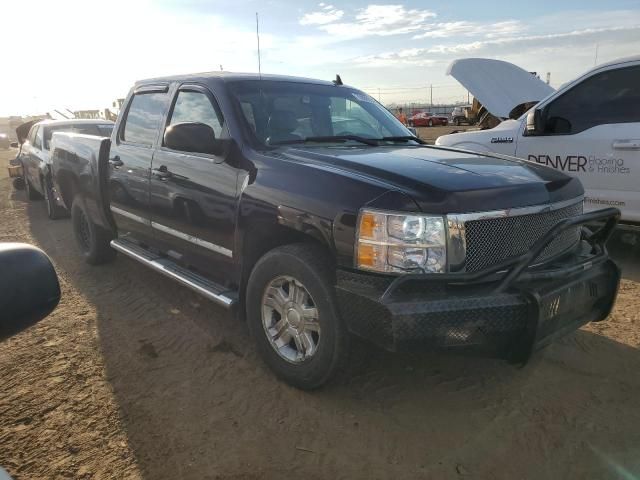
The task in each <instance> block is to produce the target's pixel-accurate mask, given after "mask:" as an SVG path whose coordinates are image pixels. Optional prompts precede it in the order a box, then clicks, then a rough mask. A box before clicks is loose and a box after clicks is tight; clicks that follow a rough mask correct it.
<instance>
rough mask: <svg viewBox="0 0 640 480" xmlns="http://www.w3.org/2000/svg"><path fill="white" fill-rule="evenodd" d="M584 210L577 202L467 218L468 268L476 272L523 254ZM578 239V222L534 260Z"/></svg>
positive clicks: (565, 246)
mask: <svg viewBox="0 0 640 480" xmlns="http://www.w3.org/2000/svg"><path fill="white" fill-rule="evenodd" d="M581 213H582V202H578V203H574V204H573V205H569V206H566V207H563V208H559V209H557V210H551V211H546V212H539V213H531V214H527V215H514V216H503V217H494V218H480V219H478V220H468V221H466V222H465V223H464V231H465V240H466V258H465V269H466V271H467V272H475V271H478V270H482V269H483V268H486V267H489V266H491V265H494V264H496V263H498V262H500V261H502V260H505V259H507V258H509V257H514V256H516V255H522V254H523V253H525V252H526V251H527V250H529V248H531V247H532V246H533V244H534V243H535V242H536V241H537V240H538V239H539V238H541V237H542V236H543V235H544V234H545V233H546V232H548V231H549V230H550V229H551V227H553V226H554V225H555V224H556V223H557V222H558V221H560V220H562V219H564V218H569V217H574V216H576V215H580V214H581ZM579 239H580V227H579V226H578V227H574V228H569V229H567V230H565V231H564V232H562V233H561V234H560V235H559V236H558V237H556V238H555V239H554V240H553V241H552V242H551V243H549V244H548V245H547V247H546V248H545V249H544V250H543V251H542V253H541V254H540V255H539V256H538V258H536V260H535V262H537V263H539V262H542V261H544V260H547V259H549V258H552V257H555V256H557V255H558V254H560V253H563V252H565V251H567V250H569V249H570V248H571V247H572V246H574V245H575V244H576V243H577V242H578V240H579Z"/></svg>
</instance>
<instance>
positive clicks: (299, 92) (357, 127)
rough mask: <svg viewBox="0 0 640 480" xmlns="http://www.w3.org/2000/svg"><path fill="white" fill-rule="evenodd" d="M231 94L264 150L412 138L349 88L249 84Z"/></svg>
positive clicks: (236, 86)
mask: <svg viewBox="0 0 640 480" xmlns="http://www.w3.org/2000/svg"><path fill="white" fill-rule="evenodd" d="M230 89H231V92H232V94H233V96H234V97H235V98H236V100H237V101H238V103H239V105H240V109H241V111H242V113H243V117H244V120H245V121H246V123H247V125H248V127H249V130H250V131H251V133H252V134H253V135H254V137H255V139H256V140H257V141H258V142H259V143H261V144H263V145H279V144H286V143H300V142H303V141H307V140H308V141H310V143H313V141H320V139H321V140H322V141H323V142H325V143H326V142H327V141H331V140H332V138H331V137H342V138H339V139H338V138H336V139H335V142H339V143H344V142H350V141H357V138H363V139H383V138H385V139H387V138H389V137H407V136H411V135H412V134H411V132H409V131H408V130H407V129H406V128H405V127H404V126H403V125H402V124H401V123H400V122H399V121H398V120H397V119H396V118H395V117H394V116H393V115H392V114H391V113H390V112H389V111H388V110H386V109H385V108H384V107H383V106H382V105H380V104H379V103H378V102H376V101H375V100H374V99H373V98H371V97H370V96H369V95H367V94H365V93H363V92H360V91H358V90H354V89H351V88H348V87H343V86H333V85H318V84H312V83H302V82H281V81H269V80H262V81H260V80H252V81H238V82H232V83H230ZM345 137H352V138H345Z"/></svg>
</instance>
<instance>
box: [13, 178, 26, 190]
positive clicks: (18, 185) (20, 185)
mask: <svg viewBox="0 0 640 480" xmlns="http://www.w3.org/2000/svg"><path fill="white" fill-rule="evenodd" d="M24 186H25V185H24V178H22V177H16V178H14V179H13V188H15V189H16V190H24Z"/></svg>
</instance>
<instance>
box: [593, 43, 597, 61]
mask: <svg viewBox="0 0 640 480" xmlns="http://www.w3.org/2000/svg"><path fill="white" fill-rule="evenodd" d="M597 64H598V44H597V43H596V56H595V58H594V59H593V66H594V67H595V66H596V65H597Z"/></svg>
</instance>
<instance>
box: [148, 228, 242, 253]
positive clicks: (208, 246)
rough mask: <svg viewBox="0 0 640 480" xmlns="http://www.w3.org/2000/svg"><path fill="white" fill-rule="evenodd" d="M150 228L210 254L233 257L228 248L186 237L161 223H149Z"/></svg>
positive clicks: (189, 236)
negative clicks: (210, 252)
mask: <svg viewBox="0 0 640 480" xmlns="http://www.w3.org/2000/svg"><path fill="white" fill-rule="evenodd" d="M151 227H152V228H157V229H158V230H160V231H161V232H164V233H168V234H169V235H172V236H174V237H177V238H180V239H182V240H186V241H187V242H189V243H193V244H194V245H198V246H199V247H203V248H206V249H207V250H211V251H212V252H216V253H219V254H221V255H224V256H225V257H229V258H231V257H233V252H232V251H231V250H229V249H228V248H224V247H221V246H220V245H216V244H215V243H211V242H207V241H206V240H203V239H201V238H198V237H194V236H192V235H188V234H186V233H183V232H181V231H179V230H175V229H173V228H171V227H167V226H166V225H162V224H161V223H157V222H151Z"/></svg>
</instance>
